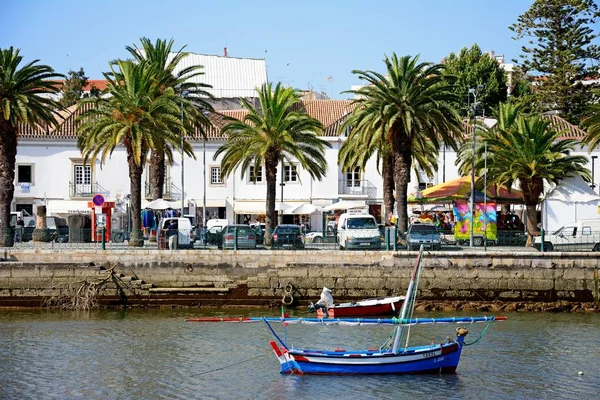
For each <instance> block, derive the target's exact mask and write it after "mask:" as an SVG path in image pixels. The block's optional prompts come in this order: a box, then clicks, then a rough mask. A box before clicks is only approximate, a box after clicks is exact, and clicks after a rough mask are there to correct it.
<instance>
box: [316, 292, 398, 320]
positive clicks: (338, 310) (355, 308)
mask: <svg viewBox="0 0 600 400" xmlns="http://www.w3.org/2000/svg"><path fill="white" fill-rule="evenodd" d="M404 299H405V296H393V297H378V298H376V299H366V300H361V301H356V302H354V301H353V302H348V303H339V304H334V305H333V306H331V307H329V308H328V309H327V316H328V317H329V318H341V317H355V316H368V315H387V314H396V313H398V312H399V311H400V309H401V308H402V303H403V302H404ZM317 317H318V318H323V317H325V314H324V312H323V310H322V309H320V308H318V309H317Z"/></svg>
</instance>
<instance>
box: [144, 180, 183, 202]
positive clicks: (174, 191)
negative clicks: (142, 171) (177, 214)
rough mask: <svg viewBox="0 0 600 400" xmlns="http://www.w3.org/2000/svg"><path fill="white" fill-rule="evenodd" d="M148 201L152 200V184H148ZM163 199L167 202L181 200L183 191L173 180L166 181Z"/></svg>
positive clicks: (146, 193)
mask: <svg viewBox="0 0 600 400" xmlns="http://www.w3.org/2000/svg"><path fill="white" fill-rule="evenodd" d="M145 197H146V199H150V198H152V185H151V184H150V182H146V190H145ZM163 199H165V200H179V199H181V189H180V188H179V187H177V186H175V184H174V183H173V180H172V179H171V178H169V179H167V180H165V186H164V188H163Z"/></svg>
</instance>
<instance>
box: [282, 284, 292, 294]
mask: <svg viewBox="0 0 600 400" xmlns="http://www.w3.org/2000/svg"><path fill="white" fill-rule="evenodd" d="M283 291H284V292H285V294H286V295H287V294H292V292H293V291H294V285H292V282H288V283H287V285H285V288H284V289H283Z"/></svg>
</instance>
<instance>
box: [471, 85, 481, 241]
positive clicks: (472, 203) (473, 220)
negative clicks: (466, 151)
mask: <svg viewBox="0 0 600 400" xmlns="http://www.w3.org/2000/svg"><path fill="white" fill-rule="evenodd" d="M481 89H483V85H478V86H477V87H476V88H470V89H469V94H472V95H473V146H472V149H471V220H470V223H469V237H470V240H469V246H470V247H473V228H474V226H473V224H474V223H475V136H476V133H477V118H476V116H475V114H476V113H475V111H476V110H477V93H478V92H479V91H480V90H481ZM484 190H485V189H484Z"/></svg>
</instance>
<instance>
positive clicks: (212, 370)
mask: <svg viewBox="0 0 600 400" xmlns="http://www.w3.org/2000/svg"><path fill="white" fill-rule="evenodd" d="M265 355H266V354H259V355H258V356H255V357H252V358H248V359H247V360H243V361H240V362H237V363H235V364H229V365H224V366H222V367H219V368H215V369H211V370H208V371H203V372H199V373H197V374H193V375H190V377H192V376H200V375H206V374H210V373H211V372H216V371H220V370H222V369H225V368H229V367H235V366H236V365H240V364H243V363H247V362H249V361H252V360H256V359H257V358H259V357H264V356H265Z"/></svg>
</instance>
